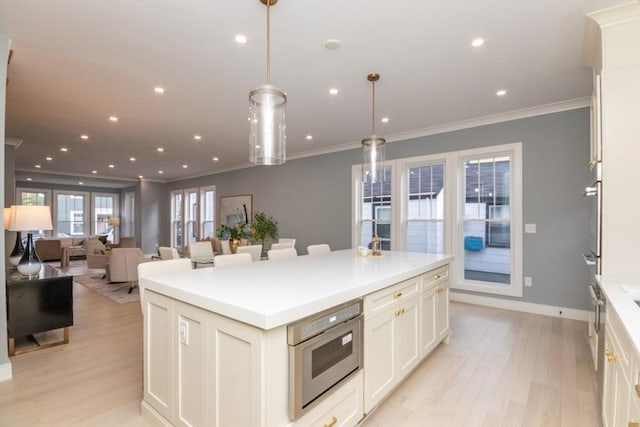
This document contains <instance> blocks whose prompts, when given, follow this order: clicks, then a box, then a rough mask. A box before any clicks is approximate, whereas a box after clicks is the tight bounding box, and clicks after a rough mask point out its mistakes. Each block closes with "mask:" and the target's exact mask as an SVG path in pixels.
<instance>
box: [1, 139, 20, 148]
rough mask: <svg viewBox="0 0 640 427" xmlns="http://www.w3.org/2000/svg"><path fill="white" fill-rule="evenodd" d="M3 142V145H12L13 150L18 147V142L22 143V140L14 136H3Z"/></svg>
mask: <svg viewBox="0 0 640 427" xmlns="http://www.w3.org/2000/svg"><path fill="white" fill-rule="evenodd" d="M4 144H5V145H12V146H13V149H14V150H17V149H18V147H20V144H22V140H21V139H15V138H5V139H4Z"/></svg>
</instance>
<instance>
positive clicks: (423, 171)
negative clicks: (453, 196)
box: [403, 161, 445, 254]
mask: <svg viewBox="0 0 640 427" xmlns="http://www.w3.org/2000/svg"><path fill="white" fill-rule="evenodd" d="M444 173H445V168H444V161H439V162H437V163H432V164H416V165H408V166H407V167H405V177H404V178H405V182H406V185H405V188H406V192H405V193H404V194H403V197H404V201H405V204H406V205H405V207H404V209H403V211H404V212H405V215H404V217H405V224H404V230H405V232H404V235H405V236H406V237H405V241H406V250H407V251H411V252H430V253H438V254H441V253H444V243H445V242H444V237H445V230H444V226H445V223H444V197H445V191H444V181H445V175H444Z"/></svg>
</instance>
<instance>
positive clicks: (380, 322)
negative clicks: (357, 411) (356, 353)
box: [364, 311, 397, 413]
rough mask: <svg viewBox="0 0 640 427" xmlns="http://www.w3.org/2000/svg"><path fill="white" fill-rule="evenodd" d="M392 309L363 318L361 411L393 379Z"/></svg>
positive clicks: (388, 387) (390, 385) (383, 392)
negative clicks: (362, 390)
mask: <svg viewBox="0 0 640 427" xmlns="http://www.w3.org/2000/svg"><path fill="white" fill-rule="evenodd" d="M394 317H395V315H394V313H393V312H392V311H388V312H387V313H383V314H380V315H378V316H376V317H374V318H373V319H371V320H368V321H365V322H364V411H365V413H367V412H369V411H370V410H371V409H372V408H373V407H374V406H375V405H376V404H377V403H378V402H379V401H380V399H382V398H383V397H384V396H385V395H386V394H387V393H388V392H389V391H390V390H391V388H393V386H394V385H395V383H396V380H395V378H396V377H395V369H394V367H395V364H396V363H395V347H396V345H397V343H396V337H395V328H394Z"/></svg>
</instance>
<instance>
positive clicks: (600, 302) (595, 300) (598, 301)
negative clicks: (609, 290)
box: [588, 285, 604, 305]
mask: <svg viewBox="0 0 640 427" xmlns="http://www.w3.org/2000/svg"><path fill="white" fill-rule="evenodd" d="M588 287H589V294H591V302H592V303H593V305H604V301H603V300H601V299H600V298H598V297H597V296H596V292H595V290H594V289H593V285H589V286H588Z"/></svg>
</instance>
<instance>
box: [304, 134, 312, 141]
mask: <svg viewBox="0 0 640 427" xmlns="http://www.w3.org/2000/svg"><path fill="white" fill-rule="evenodd" d="M305 139H307V140H308V141H311V140H312V139H313V135H307V136H305Z"/></svg>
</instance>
